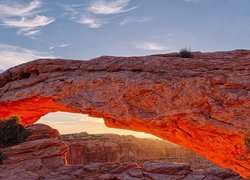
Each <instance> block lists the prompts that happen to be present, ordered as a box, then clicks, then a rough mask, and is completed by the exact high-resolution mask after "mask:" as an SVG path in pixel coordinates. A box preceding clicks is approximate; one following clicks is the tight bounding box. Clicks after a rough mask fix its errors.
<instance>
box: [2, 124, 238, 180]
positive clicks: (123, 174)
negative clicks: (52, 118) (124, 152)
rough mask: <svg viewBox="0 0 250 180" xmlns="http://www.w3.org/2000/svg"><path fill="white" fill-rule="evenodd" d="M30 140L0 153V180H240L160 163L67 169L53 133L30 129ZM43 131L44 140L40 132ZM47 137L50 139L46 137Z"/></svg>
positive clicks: (225, 173) (64, 150)
mask: <svg viewBox="0 0 250 180" xmlns="http://www.w3.org/2000/svg"><path fill="white" fill-rule="evenodd" d="M28 128H29V129H36V130H37V132H36V131H33V132H32V135H31V137H36V139H33V138H31V139H30V140H29V139H26V142H23V143H21V144H19V145H15V146H12V147H8V148H4V149H0V152H1V154H3V155H4V156H5V158H4V160H3V164H2V165H0V179H8V180H16V179H25V180H40V179H45V180H78V179H85V180H97V179H98V180H115V179H116V180H162V179H185V180H209V179H213V180H222V179H227V180H240V179H242V178H241V177H240V176H239V175H237V173H234V172H233V171H231V170H229V169H223V168H219V167H216V168H211V169H209V170H205V171H195V170H192V169H191V166H190V164H177V163H170V162H164V161H146V162H143V163H136V162H123V163H119V162H105V163H98V162H96V163H87V164H82V165H81V164H78V165H69V164H67V161H66V156H67V152H68V149H69V147H68V146H67V145H66V143H64V141H62V140H57V139H55V138H56V137H57V136H58V133H57V132H56V130H54V129H51V128H50V127H48V126H46V125H42V124H38V125H37V124H36V125H32V127H28ZM44 131H46V132H47V133H46V134H45V136H44V137H43V136H41V132H44ZM48 134H50V135H48Z"/></svg>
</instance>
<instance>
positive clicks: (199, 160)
mask: <svg viewBox="0 0 250 180" xmlns="http://www.w3.org/2000/svg"><path fill="white" fill-rule="evenodd" d="M61 140H62V141H63V142H65V143H66V144H67V146H68V147H69V152H68V153H67V162H68V164H71V165H73V164H87V163H94V162H102V163H104V162H144V161H149V160H165V161H169V162H178V163H189V164H191V167H192V169H196V170H200V169H202V170H203V169H208V168H211V167H215V164H213V163H212V162H210V161H208V160H206V159H205V158H204V157H202V156H199V155H197V154H196V153H194V152H192V151H189V150H187V149H185V148H182V147H180V146H176V145H174V144H172V143H169V142H166V141H163V140H158V139H146V138H136V137H134V136H120V135H116V134H98V135H88V134H87V133H85V134H84V136H82V137H78V138H73V137H72V136H70V135H69V136H67V138H66V137H65V138H63V139H61Z"/></svg>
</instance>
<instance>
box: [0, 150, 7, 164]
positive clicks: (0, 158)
mask: <svg viewBox="0 0 250 180" xmlns="http://www.w3.org/2000/svg"><path fill="white" fill-rule="evenodd" d="M5 158H6V157H5V156H4V155H3V153H1V152H0V165H1V164H3V160H5Z"/></svg>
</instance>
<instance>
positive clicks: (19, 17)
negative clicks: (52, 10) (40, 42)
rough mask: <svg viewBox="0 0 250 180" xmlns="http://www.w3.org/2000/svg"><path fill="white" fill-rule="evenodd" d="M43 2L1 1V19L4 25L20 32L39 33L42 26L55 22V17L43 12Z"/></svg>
mask: <svg viewBox="0 0 250 180" xmlns="http://www.w3.org/2000/svg"><path fill="white" fill-rule="evenodd" d="M40 8H41V2H40V1H37V0H36V1H32V2H31V3H29V4H28V5H27V4H19V3H15V2H12V3H0V21H1V22H2V24H1V25H2V26H7V27H10V28H17V29H18V31H17V33H18V34H23V35H25V36H34V35H38V34H39V32H40V29H39V28H41V27H44V26H47V25H49V24H50V23H52V22H54V20H55V19H54V18H52V17H47V16H44V15H38V13H41V12H42V11H41V9H40Z"/></svg>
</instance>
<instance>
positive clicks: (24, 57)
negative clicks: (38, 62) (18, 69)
mask: <svg viewBox="0 0 250 180" xmlns="http://www.w3.org/2000/svg"><path fill="white" fill-rule="evenodd" d="M39 58H55V57H54V56H52V55H49V54H47V53H41V52H37V51H35V50H31V49H25V48H21V47H17V46H11V45H6V44H1V43H0V59H1V62H0V69H7V68H10V67H13V66H16V65H18V64H22V63H25V62H28V61H32V60H35V59H39Z"/></svg>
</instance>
